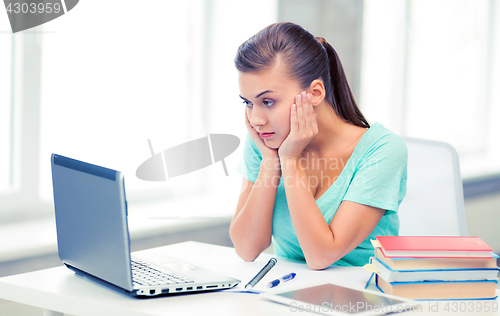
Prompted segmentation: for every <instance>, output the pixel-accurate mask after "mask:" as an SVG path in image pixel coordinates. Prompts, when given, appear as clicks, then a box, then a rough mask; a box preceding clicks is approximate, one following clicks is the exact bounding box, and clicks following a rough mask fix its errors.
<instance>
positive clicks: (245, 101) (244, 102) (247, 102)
mask: <svg viewBox="0 0 500 316" xmlns="http://www.w3.org/2000/svg"><path fill="white" fill-rule="evenodd" d="M243 104H244V105H246V106H247V107H251V106H252V102H250V101H247V100H244V101H243Z"/></svg>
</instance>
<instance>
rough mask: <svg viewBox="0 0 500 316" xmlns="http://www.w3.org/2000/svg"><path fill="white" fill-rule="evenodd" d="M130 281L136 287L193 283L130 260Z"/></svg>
mask: <svg viewBox="0 0 500 316" xmlns="http://www.w3.org/2000/svg"><path fill="white" fill-rule="evenodd" d="M132 281H133V282H134V283H135V284H138V285H169V284H186V283H193V281H192V280H190V279H188V278H186V277H184V276H182V275H180V274H177V273H174V272H170V273H166V272H164V271H160V270H157V269H155V268H153V267H152V266H151V264H150V263H148V262H145V261H142V260H137V259H132Z"/></svg>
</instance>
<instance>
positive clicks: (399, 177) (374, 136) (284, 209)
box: [237, 123, 408, 266]
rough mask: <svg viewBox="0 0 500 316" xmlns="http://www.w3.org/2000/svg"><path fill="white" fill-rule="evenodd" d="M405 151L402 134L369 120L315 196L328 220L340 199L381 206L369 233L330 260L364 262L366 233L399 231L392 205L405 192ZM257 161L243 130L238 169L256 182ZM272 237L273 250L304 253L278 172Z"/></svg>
mask: <svg viewBox="0 0 500 316" xmlns="http://www.w3.org/2000/svg"><path fill="white" fill-rule="evenodd" d="M407 157H408V153H407V149H406V145H405V143H404V142H403V140H402V139H401V138H400V137H399V136H397V135H396V134H394V133H393V132H391V131H390V130H388V129H386V128H385V127H384V126H383V125H382V124H380V123H374V124H373V125H372V126H371V127H370V128H369V129H368V130H367V131H366V132H365V134H364V135H363V136H362V138H361V140H360V141H359V142H358V145H357V146H356V148H355V149H354V151H353V153H352V154H351V157H350V158H349V160H348V161H347V163H345V166H344V168H343V169H342V172H341V173H340V175H339V177H338V178H337V179H336V180H335V182H333V184H332V185H331V186H330V187H329V188H328V190H327V191H326V192H325V193H323V195H322V196H320V198H319V199H318V200H317V201H316V204H317V205H318V207H319V209H320V210H321V213H322V214H323V217H324V218H325V221H326V222H327V223H328V224H329V223H330V221H331V220H332V218H333V216H334V215H335V213H336V212H337V209H338V208H339V206H340V203H341V202H342V201H352V202H356V203H360V204H364V205H369V206H373V207H377V208H381V209H384V210H386V212H385V214H384V216H383V217H382V219H381V220H380V222H379V223H378V224H377V226H376V227H375V229H374V230H373V231H372V233H371V234H370V235H369V236H368V238H366V239H365V240H364V241H363V242H362V243H361V244H360V245H358V246H357V247H356V248H354V249H353V250H352V251H351V252H350V253H348V254H347V255H345V256H344V257H342V258H341V259H340V260H338V261H337V262H335V263H334V265H341V266H362V265H364V264H366V263H368V259H369V258H370V256H373V254H374V249H373V246H372V244H371V242H370V239H375V236H389V235H394V236H395V235H398V232H399V218H398V214H397V210H398V207H399V204H400V203H401V201H402V200H403V197H404V196H405V194H406V164H407ZM261 161H262V154H261V153H260V151H259V149H258V148H257V145H255V143H254V141H253V140H252V139H251V138H250V135H248V134H247V136H246V139H245V142H244V148H243V157H242V159H241V161H240V163H239V165H238V167H237V171H238V172H239V173H241V175H243V177H245V178H246V179H248V180H249V181H251V182H254V183H255V181H256V180H257V176H258V174H259V170H260V162H261ZM337 163H338V161H337ZM326 166H329V165H328V164H327V165H326ZM272 243H273V247H274V250H275V252H276V255H278V256H283V257H288V258H293V259H304V253H303V252H302V249H301V248H300V244H299V241H298V239H297V235H296V234H295V230H294V228H293V223H292V220H291V218H290V213H289V211H288V204H287V200H286V194H285V187H284V184H283V177H281V179H280V182H279V185H278V189H277V192H276V201H275V204H274V214H273V235H272Z"/></svg>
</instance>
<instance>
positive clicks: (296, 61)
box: [234, 22, 370, 127]
mask: <svg viewBox="0 0 500 316" xmlns="http://www.w3.org/2000/svg"><path fill="white" fill-rule="evenodd" d="M278 61H279V62H284V63H285V64H286V65H287V66H288V75H289V77H290V78H292V79H295V80H298V81H299V83H300V85H301V86H302V87H303V88H307V87H309V86H310V85H311V82H313V80H316V79H321V80H323V84H324V85H325V90H326V96H325V98H326V100H327V102H328V103H329V104H330V105H331V106H332V107H333V109H334V110H335V113H336V114H337V115H338V116H339V117H340V118H341V119H343V120H344V121H345V122H347V123H351V124H354V125H357V126H361V127H370V125H369V124H368V122H367V121H366V119H365V118H364V116H363V114H362V113H361V111H360V110H359V108H358V106H357V104H356V101H355V100H354V96H353V95H352V92H351V88H350V87H349V84H348V83H347V78H346V76H345V73H344V68H342V64H341V62H340V59H339V57H338V55H337V53H336V52H335V50H334V49H333V47H332V46H331V45H330V44H328V43H327V41H326V40H325V39H324V38H322V37H316V38H315V37H314V36H313V35H312V34H311V33H309V32H308V31H306V30H304V29H303V28H302V27H301V26H299V25H297V24H294V23H289V22H282V23H275V24H271V25H269V26H268V27H266V28H264V29H263V30H261V31H260V32H259V33H257V34H255V35H254V36H252V37H250V38H249V39H248V40H247V41H246V42H244V43H243V44H241V45H240V47H239V48H238V52H237V54H236V57H235V59H234V63H235V65H236V69H238V71H241V72H253V71H260V70H266V69H268V68H270V67H272V66H274V65H275V62H278Z"/></svg>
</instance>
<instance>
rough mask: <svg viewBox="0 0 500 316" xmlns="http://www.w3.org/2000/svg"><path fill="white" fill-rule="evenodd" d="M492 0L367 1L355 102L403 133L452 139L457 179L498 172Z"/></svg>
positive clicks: (497, 38)
mask: <svg viewBox="0 0 500 316" xmlns="http://www.w3.org/2000/svg"><path fill="white" fill-rule="evenodd" d="M494 3H495V2H494V1H486V0H485V1H475V0H461V1H454V0H438V1H434V0H433V1H431V0H419V1H415V0H409V1H383V2H378V1H377V2H375V1H366V2H365V13H364V14H365V19H364V21H365V24H364V39H363V41H364V42H363V44H364V45H363V47H364V49H363V82H362V95H361V102H360V103H361V106H362V107H363V110H364V112H365V113H366V114H367V117H369V118H370V119H371V120H372V121H379V122H381V123H383V124H384V125H386V126H387V127H389V128H391V129H392V130H394V131H395V132H398V133H400V134H402V135H405V136H411V137H418V138H427V139H435V140H440V141H445V142H448V143H450V144H451V145H453V146H454V147H455V148H456V149H457V151H458V153H459V156H460V162H461V171H462V176H463V177H465V178H466V177H474V176H480V175H483V174H488V173H493V172H499V171H500V155H499V151H498V149H497V147H498V146H497V145H495V144H498V143H500V133H499V131H498V128H497V127H496V125H497V124H496V123H495V121H494V117H497V118H498V115H499V113H498V111H499V110H498V108H499V106H498V104H499V100H500V99H499V98H500V94H499V91H498V89H493V88H492V87H495V86H498V84H499V83H500V82H499V79H498V77H499V75H500V71H499V70H500V69H499V66H498V65H499V62H500V58H499V57H498V56H500V55H499V54H498V53H495V52H498V45H499V43H500V32H498V30H499V25H498V23H497V25H496V30H495V23H494V20H495V17H498V16H499V15H500V12H499V8H498V7H497V8H495V6H494Z"/></svg>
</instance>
